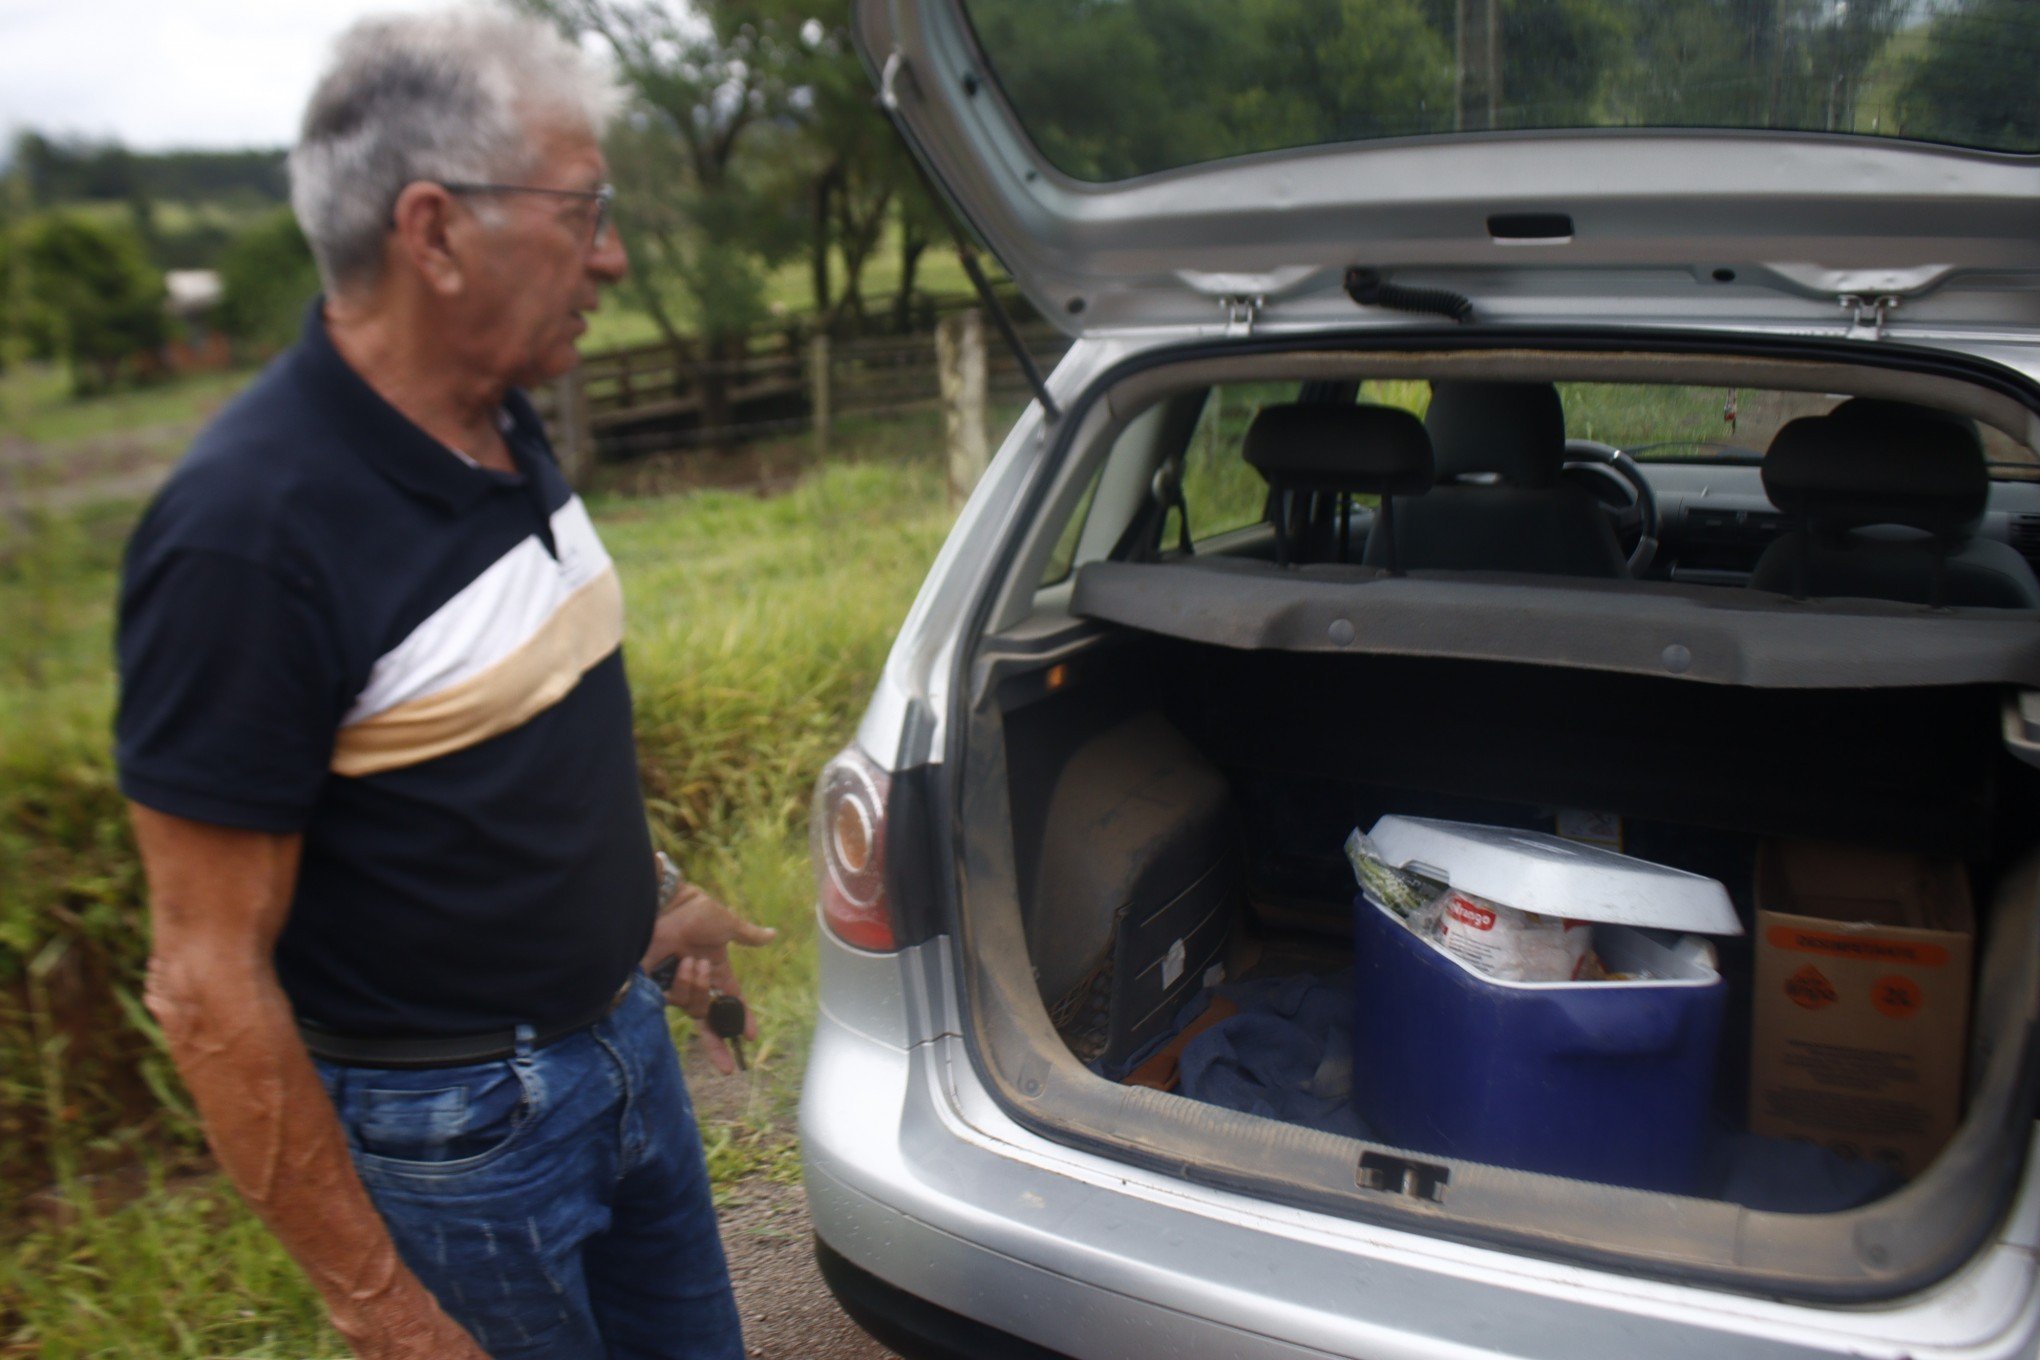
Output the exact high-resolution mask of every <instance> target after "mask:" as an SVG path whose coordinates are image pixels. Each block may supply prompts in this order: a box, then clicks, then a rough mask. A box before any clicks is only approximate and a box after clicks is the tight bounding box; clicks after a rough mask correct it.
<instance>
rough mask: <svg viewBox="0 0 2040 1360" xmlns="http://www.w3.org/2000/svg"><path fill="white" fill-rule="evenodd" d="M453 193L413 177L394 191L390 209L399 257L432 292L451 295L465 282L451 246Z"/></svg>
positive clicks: (453, 209) (457, 254) (461, 287)
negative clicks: (397, 192) (393, 203)
mask: <svg viewBox="0 0 2040 1360" xmlns="http://www.w3.org/2000/svg"><path fill="white" fill-rule="evenodd" d="M457 209H458V205H457V204H456V203H455V202H454V198H453V195H452V194H450V193H448V192H447V191H446V189H445V188H444V187H442V186H440V185H437V184H434V183H432V182H431V181H430V180H413V181H412V182H411V183H409V184H406V185H405V186H404V191H403V192H402V193H400V194H398V195H397V202H396V206H395V207H394V208H392V209H391V210H390V219H391V221H392V223H393V224H394V230H393V235H394V237H395V240H394V242H393V244H394V245H395V248H396V253H397V255H398V257H399V259H400V260H401V261H402V262H403V263H406V264H408V265H409V266H410V267H411V269H412V271H413V272H414V273H416V274H417V276H418V277H419V278H420V279H421V280H423V281H424V283H425V286H426V287H428V288H430V289H432V291H434V292H435V293H440V294H443V295H445V296H447V297H451V296H454V295H455V294H457V293H459V292H460V291H461V290H462V289H463V288H464V287H465V286H466V282H467V280H466V276H465V271H464V270H463V268H462V265H461V259H460V254H459V252H458V251H457V250H456V249H455V247H454V241H453V234H454V233H453V226H454V215H455V213H456V211H457Z"/></svg>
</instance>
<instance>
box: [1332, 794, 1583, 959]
mask: <svg viewBox="0 0 2040 1360" xmlns="http://www.w3.org/2000/svg"><path fill="white" fill-rule="evenodd" d="M1346 859H1347V860H1348V861H1349V862H1350V863H1351V864H1352V866H1353V876H1354V877H1355V878H1356V879H1358V880H1359V883H1360V886H1361V888H1362V889H1364V890H1365V891H1366V892H1367V894H1368V896H1370V897H1372V898H1373V899H1374V900H1375V901H1377V902H1379V903H1381V904H1382V905H1383V906H1384V907H1387V908H1388V909H1389V910H1390V911H1392V912H1394V913H1395V914H1396V915H1397V916H1398V917H1400V918H1401V919H1402V922H1403V924H1404V925H1405V926H1407V927H1409V929H1410V931H1411V932H1412V933H1413V934H1415V935H1417V936H1418V937H1419V938H1421V939H1424V940H1427V941H1429V942H1430V943H1431V944H1432V945H1433V946H1434V947H1435V948H1438V949H1441V950H1443V951H1444V952H1445V953H1447V954H1450V955H1452V956H1453V957H1454V958H1456V959H1459V960H1461V961H1462V962H1464V963H1465V964H1467V965H1468V966H1469V967H1471V968H1472V969H1473V970H1474V971H1475V972H1478V973H1480V974H1482V975H1483V976H1486V977H1491V978H1494V979H1496V980H1497V981H1500V982H1570V981H1573V980H1575V979H1586V978H1590V977H1593V976H1595V971H1596V969H1597V968H1598V966H1599V960H1598V959H1597V958H1595V956H1594V954H1593V948H1592V947H1593V939H1594V931H1593V927H1592V926H1590V925H1588V924H1587V923H1586V922H1585V921H1569V920H1563V919H1561V918H1559V917H1556V916H1540V915H1539V914H1537V913H1536V912H1533V911H1520V910H1518V909H1517V908H1515V907H1510V906H1505V905H1503V904H1502V903H1500V902H1491V901H1489V900H1488V899H1486V898H1484V897H1475V896H1474V895H1473V894H1472V893H1464V892H1458V891H1455V890H1453V889H1451V888H1448V887H1447V886H1446V885H1445V884H1443V883H1439V882H1437V881H1436V880H1434V879H1430V878H1426V877H1424V876H1423V875H1422V874H1415V873H1411V872H1410V871H1409V870H1408V869H1404V868H1400V867H1398V866H1396V865H1393V864H1390V863H1389V862H1388V861H1387V859H1385V858H1384V857H1383V856H1382V853H1381V849H1380V847H1379V846H1377V845H1375V843H1374V842H1373V841H1372V840H1370V839H1369V838H1368V837H1367V836H1366V835H1365V834H1364V833H1363V832H1361V831H1360V830H1358V829H1357V828H1356V829H1355V830H1354V832H1353V834H1352V835H1350V836H1348V837H1347V838H1346ZM1604 976H1605V975H1604Z"/></svg>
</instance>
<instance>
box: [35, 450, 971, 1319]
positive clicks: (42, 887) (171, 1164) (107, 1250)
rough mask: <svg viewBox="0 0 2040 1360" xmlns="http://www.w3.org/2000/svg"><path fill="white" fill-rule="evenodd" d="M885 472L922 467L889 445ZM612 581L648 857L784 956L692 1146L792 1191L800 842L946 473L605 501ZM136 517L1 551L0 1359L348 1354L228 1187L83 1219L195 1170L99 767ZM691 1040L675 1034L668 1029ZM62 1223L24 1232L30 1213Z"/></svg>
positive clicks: (715, 1168) (918, 566)
mask: <svg viewBox="0 0 2040 1360" xmlns="http://www.w3.org/2000/svg"><path fill="white" fill-rule="evenodd" d="M884 438H885V440H886V442H887V443H889V444H890V445H892V446H894V447H904V448H911V447H916V446H919V447H925V448H929V449H932V448H933V446H934V443H935V435H934V426H933V423H932V421H927V422H920V423H911V424H909V423H902V424H901V425H896V426H894V427H893V428H892V430H890V431H889V432H888V433H887V434H886V435H885V436H884ZM591 509H592V511H593V513H594V515H595V517H596V519H597V522H598V524H599V525H600V527H601V530H602V534H603V537H604V541H605V542H606V543H607V545H608V547H609V549H610V552H611V554H612V556H613V557H614V558H615V559H616V562H617V566H618V569H619V572H620V574H621V576H622V578H623V581H624V590H625V594H626V598H627V600H628V608H629V613H630V627H629V641H628V643H627V644H626V652H625V657H626V662H627V665H628V667H629V670H630V674H631V680H632V686H633V689H634V692H635V695H636V700H637V726H638V738H639V748H640V755H641V761H642V766H643V773H644V783H645V790H646V796H647V806H648V808H649V810H650V814H651V818H652V821H653V825H654V835H655V837H656V838H657V839H658V840H659V841H660V842H661V844H663V845H664V846H665V847H666V848H668V849H669V850H671V851H672V852H673V853H674V854H675V856H676V857H677V858H678V859H679V860H680V862H681V863H682V865H683V866H685V868H686V869H687V870H688V872H689V875H690V877H692V878H694V879H695V880H696V881H697V882H699V883H701V884H702V885H703V886H705V887H706V888H708V889H709V890H710V891H712V892H715V893H716V894H717V895H718V896H720V897H722V898H723V899H724V900H725V901H727V902H729V903H731V904H732V905H733V906H736V907H737V908H738V909H740V910H741V911H743V912H744V913H745V914H747V915H749V916H751V917H752V918H753V919H756V920H759V921H762V922H764V923H766V924H768V925H773V926H776V927H778V928H779V931H780V940H779V942H778V943H777V944H776V945H774V946H772V947H770V948H767V949H762V950H748V951H742V952H741V957H740V959H739V961H738V962H739V967H740V969H741V970H742V972H743V975H744V978H745V990H746V995H747V997H748V999H749V1000H750V1002H751V1006H752V1009H753V1011H754V1012H755V1013H756V1015H757V1017H758V1022H759V1029H760V1036H759V1040H758V1042H757V1043H756V1044H755V1045H753V1046H752V1048H751V1051H750V1056H751V1058H752V1060H753V1062H754V1064H755V1065H757V1066H759V1067H761V1068H762V1069H763V1079H762V1080H760V1081H758V1082H756V1083H754V1084H752V1085H750V1086H749V1087H747V1088H746V1089H747V1090H749V1091H750V1093H751V1094H750V1096H749V1102H748V1104H747V1105H746V1106H745V1107H744V1108H742V1109H739V1110H737V1111H736V1112H734V1113H733V1114H731V1115H729V1116H727V1117H724V1118H722V1119H720V1120H711V1121H710V1127H708V1128H705V1129H704V1131H703V1132H704V1141H705V1144H706V1146H707V1149H708V1153H709V1159H710V1167H711V1171H712V1172H713V1173H715V1174H716V1176H717V1178H718V1180H719V1181H727V1180H728V1179H730V1178H732V1177H736V1176H741V1175H748V1174H761V1173H762V1174H767V1175H773V1176H784V1175H787V1174H790V1168H791V1160H790V1157H789V1155H788V1151H789V1150H788V1147H787V1144H786V1141H785V1135H784V1134H783V1133H781V1132H778V1131H777V1129H778V1128H779V1127H780V1126H781V1125H782V1124H783V1121H782V1119H781V1117H782V1116H783V1115H784V1113H785V1111H786V1109H787V1108H788V1106H790V1104H791V1102H792V1100H793V1098H794V1095H795V1092H796V1091H797V1089H798V1081H799V1076H800V1072H801V1068H802V1064H803V1061H804V1058H805V1043H806V1035H807V1032H808V1029H809V1027H810V1026H811V1024H812V1019H813V991H814V982H815V979H814V969H815V961H814V950H813V947H812V943H813V931H814V922H813V915H812V907H811V903H812V884H811V881H810V878H809V872H808V868H807V845H806V840H805V826H804V823H805V817H806V809H807V800H808V794H809V790H810V788H811V787H812V784H813V780H814V778H815V775H816V774H817V773H818V772H819V770H820V767H821V765H822V764H823V762H824V761H826V759H827V758H828V756H829V755H830V754H832V753H833V752H834V751H835V750H836V749H837V748H838V747H840V746H841V745H842V743H843V742H845V741H847V740H848V739H849V736H850V733H851V732H852V730H853V729H854V726H855V724H856V721H857V717H858V715H859V713H860V712H861V709H862V706H863V704H864V703H865V701H866V700H867V699H868V697H869V695H870V691H871V687H872V685H873V684H874V683H875V681H876V678H877V674H878V670H879V668H880V666H881V665H882V664H883V661H884V657H885V653H886V649H887V647H888V646H889V644H890V639H891V637H892V634H893V632H894V630H895V629H896V628H897V627H898V624H899V622H900V620H901V619H902V618H904V617H905V614H906V611H907V608H908V605H909V604H910V603H911V601H912V596H913V592H914V590H915V588H916V586H917V585H918V583H919V581H920V579H921V577H922V575H923V574H924V573H925V572H926V570H927V564H928V562H929V560H930V559H931V558H932V557H933V555H934V553H935V550H936V549H937V547H938V546H939V545H940V542H941V538H942V535H943V534H944V532H945V531H946V529H947V526H948V522H949V512H948V510H947V508H946V506H945V504H944V501H943V493H942V484H941V477H940V473H939V471H938V470H937V469H936V467H935V465H934V461H933V459H927V460H922V461H918V462H900V461H897V460H893V461H884V462H880V461H869V462H850V463H844V464H839V465H831V466H829V467H827V468H825V469H823V470H820V471H818V472H816V473H814V474H812V475H811V476H809V477H808V478H807V479H806V480H805V481H803V482H802V483H801V484H800V485H799V486H798V487H797V488H796V489H795V490H794V491H793V492H791V493H790V494H787V495H784V496H780V497H777V498H774V499H769V500H768V499H759V498H758V497H756V496H753V495H749V494H745V493H739V492H699V493H694V494H691V495H686V496H673V497H663V498H651V499H635V500H623V499H608V498H604V497H601V496H596V497H594V498H592V500H591ZM132 514H133V508H132V507H129V508H127V509H125V510H119V511H102V512H97V513H96V514H95V516H94V517H93V518H92V519H89V520H76V519H60V518H44V519H42V520H39V521H37V522H36V523H35V524H34V525H33V526H32V527H31V530H30V531H29V532H27V533H22V532H20V531H17V532H16V533H15V535H14V537H13V538H12V539H7V540H0V620H4V621H5V626H4V627H0V682H4V687H0V1185H4V1192H0V1261H4V1262H5V1264H0V1355H7V1354H37V1355H50V1356H72V1355H77V1356H85V1355H110V1356H129V1355H132V1356H152V1357H153V1356H217V1355H236V1356H271V1355H276V1356H282V1355H293V1356H299V1355H322V1354H324V1355H337V1354H341V1353H343V1349H342V1348H341V1347H340V1346H339V1344H338V1343H337V1341H336V1340H335V1339H334V1338H333V1337H332V1336H331V1335H330V1333H328V1332H326V1331H325V1330H324V1324H323V1322H322V1321H321V1319H320V1315H319V1310H318V1308H317V1307H316V1304H315V1301H313V1300H312V1299H311V1296H310V1294H309V1292H308V1291H307V1290H306V1288H305V1287H304V1286H303V1285H302V1283H301V1282H300V1281H299V1279H298V1277H297V1276H296V1274H295V1272H294V1270H293V1269H292V1268H291V1267H290V1266H289V1264H288V1262H287V1261H286V1260H285V1259H284V1257H283V1256H282V1254H281V1251H280V1249H279V1248H277V1247H275V1246H274V1244H273V1243H272V1242H271V1241H270V1240H269V1238H268V1237H267V1236H266V1235H265V1234H263V1233H262V1231H261V1230H260V1228H259V1226H258V1225H256V1224H255V1222H254V1220H253V1219H252V1218H250V1217H249V1216H248V1215H247V1213H246V1211H245V1210H244V1209H242V1208H241V1207H240V1205H239V1203H238V1201H236V1200H235V1199H234V1197H233V1196H232V1195H231V1194H229V1193H227V1192H226V1191H225V1190H224V1189H223V1187H221V1186H220V1185H219V1183H218V1182H217V1181H215V1180H210V1179H201V1180H200V1181H199V1182H198V1183H197V1185H196V1188H189V1187H187V1188H183V1189H169V1188H163V1187H161V1186H160V1185H158V1186H154V1187H151V1188H149V1189H148V1190H147V1191H146V1192H145V1193H144V1194H143V1196H142V1198H141V1199H139V1200H138V1201H136V1202H134V1203H133V1204H130V1205H128V1206H127V1207H111V1206H108V1207H104V1208H94V1207H93V1206H94V1184H95V1183H94V1181H93V1180H92V1178H91V1177H92V1173H93V1172H95V1171H99V1170H104V1169H106V1168H109V1167H113V1166H122V1165H125V1166H128V1167H132V1166H134V1165H137V1164H143V1165H154V1166H158V1167H168V1168H171V1169H173V1170H174V1169H175V1168H177V1167H179V1166H181V1165H185V1164H188V1163H189V1161H190V1160H191V1159H190V1156H189V1154H190V1153H191V1151H192V1150H193V1149H194V1148H195V1147H196V1142H195V1131H194V1128H193V1126H192V1124H191V1121H190V1119H189V1117H188V1114H187V1113H186V1112H185V1105H184V1099H183V1096H182V1093H181V1089H180V1088H179V1087H178V1085H177V1083H176V1081H175V1078H174V1075H173V1074H172V1073H171V1072H170V1070H169V1068H168V1065H167V1063H166V1062H165V1061H164V1060H163V1058H162V1055H161V1051H160V1048H159V1046H158V1045H157V1043H156V1040H155V1036H154V1035H153V1034H152V1033H151V1030H150V1027H149V1024H148V1017H147V1015H146V1014H145V1013H144V1012H143V1011H142V1009H141V1008H140V1006H139V1005H137V1004H135V997H136V995H137V993H138V990H139V970H140V966H141V963H142V961H143V959H144V957H145V955H146V951H147V929H146V916H145V911H144V906H143V901H142V894H141V883H140V879H139V875H138V873H137V872H136V869H135V863H134V854H133V849H132V846H131V843H130V841H129V838H128V833H127V828H126V822H125V819H124V816H123V815H122V808H121V802H120V798H119V794H118V791H117V788H116V787H115V784H114V777H113V771H112V768H111V761H110V756H109V753H108V729H109V725H110V721H111V712H112V701H113V684H112V679H111V674H110V643H109V639H110V635H111V627H112V607H111V601H112V598H113V591H114V587H115V577H116V571H117V563H118V553H119V545H120V542H121V540H122V538H123V537H124V534H125V529H126V523H127V521H128V520H129V519H130V518H131V517H132ZM677 1023H678V1026H679V1028H680V1030H681V1031H682V1033H683V1036H684V1032H685V1029H686V1024H685V1021H684V1020H682V1021H678V1022H677ZM51 1185H54V1189H53V1190H50V1191H45V1193H44V1195H43V1199H44V1200H45V1201H53V1202H54V1203H55V1204H56V1205H57V1206H58V1208H59V1209H60V1210H61V1214H60V1218H59V1221H54V1222H53V1221H48V1220H47V1219H46V1218H37V1217H35V1216H32V1215H29V1214H27V1213H25V1211H24V1208H23V1205H24V1202H25V1200H26V1199H27V1198H28V1195H29V1193H30V1192H31V1191H34V1190H36V1189H37V1188H39V1187H46V1186H51Z"/></svg>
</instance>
